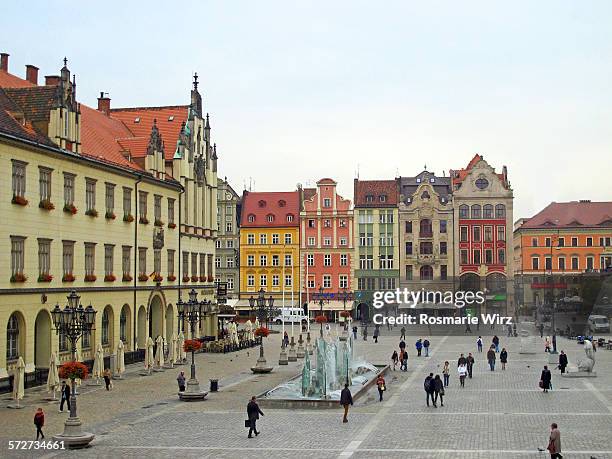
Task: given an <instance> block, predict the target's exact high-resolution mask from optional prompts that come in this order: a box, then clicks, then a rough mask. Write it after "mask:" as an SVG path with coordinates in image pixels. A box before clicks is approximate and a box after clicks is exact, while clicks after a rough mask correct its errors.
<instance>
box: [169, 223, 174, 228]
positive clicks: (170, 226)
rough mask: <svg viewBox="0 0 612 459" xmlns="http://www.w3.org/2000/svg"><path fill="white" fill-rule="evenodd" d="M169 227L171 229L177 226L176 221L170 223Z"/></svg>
mask: <svg viewBox="0 0 612 459" xmlns="http://www.w3.org/2000/svg"><path fill="white" fill-rule="evenodd" d="M168 228H170V229H174V228H176V223H168Z"/></svg>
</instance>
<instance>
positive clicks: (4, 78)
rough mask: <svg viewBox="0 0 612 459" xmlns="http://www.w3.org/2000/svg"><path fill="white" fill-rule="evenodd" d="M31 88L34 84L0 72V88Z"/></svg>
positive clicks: (2, 71)
mask: <svg viewBox="0 0 612 459" xmlns="http://www.w3.org/2000/svg"><path fill="white" fill-rule="evenodd" d="M32 86H35V85H34V83H30V82H29V81H28V80H24V79H22V78H19V77H18V76H15V75H13V74H11V73H8V72H5V71H4V70H0V88H31V87H32Z"/></svg>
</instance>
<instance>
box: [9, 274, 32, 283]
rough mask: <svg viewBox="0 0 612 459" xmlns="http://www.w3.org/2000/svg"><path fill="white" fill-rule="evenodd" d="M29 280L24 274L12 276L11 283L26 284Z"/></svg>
mask: <svg viewBox="0 0 612 459" xmlns="http://www.w3.org/2000/svg"><path fill="white" fill-rule="evenodd" d="M27 280H28V278H27V277H26V276H24V275H23V274H22V273H17V274H13V275H12V276H11V282H13V283H15V282H25V281H27Z"/></svg>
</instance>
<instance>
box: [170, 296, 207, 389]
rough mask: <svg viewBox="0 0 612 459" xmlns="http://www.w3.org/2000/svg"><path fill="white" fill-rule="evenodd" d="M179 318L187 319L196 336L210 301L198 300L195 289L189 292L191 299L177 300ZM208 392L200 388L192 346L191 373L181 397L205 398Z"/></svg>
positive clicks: (192, 332) (193, 334) (192, 337)
mask: <svg viewBox="0 0 612 459" xmlns="http://www.w3.org/2000/svg"><path fill="white" fill-rule="evenodd" d="M176 307H177V309H178V316H179V320H184V319H187V321H188V322H189V325H190V329H191V339H192V340H193V339H194V336H195V326H196V323H198V322H199V321H200V320H202V319H203V317H204V314H205V312H206V310H207V309H208V308H209V307H210V301H207V300H204V301H201V302H200V301H198V293H197V292H196V291H195V289H191V291H190V292H189V300H188V301H187V302H184V301H183V300H182V299H180V298H179V300H178V301H177V302H176ZM206 395H208V392H204V391H201V390H200V383H199V381H198V379H197V378H196V366H195V349H194V348H193V347H192V348H191V375H190V377H189V381H187V390H185V391H183V392H179V398H180V399H181V400H183V401H195V400H204V398H205V397H206Z"/></svg>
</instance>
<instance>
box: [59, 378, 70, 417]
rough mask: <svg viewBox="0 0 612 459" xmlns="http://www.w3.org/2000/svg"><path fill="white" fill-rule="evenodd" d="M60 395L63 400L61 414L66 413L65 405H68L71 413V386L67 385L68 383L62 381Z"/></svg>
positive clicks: (60, 408)
mask: <svg viewBox="0 0 612 459" xmlns="http://www.w3.org/2000/svg"><path fill="white" fill-rule="evenodd" d="M60 393H61V394H62V400H61V401H60V407H59V412H60V413H63V412H64V403H66V404H67V405H68V411H70V386H69V385H68V384H66V381H62V388H61V390H60Z"/></svg>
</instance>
